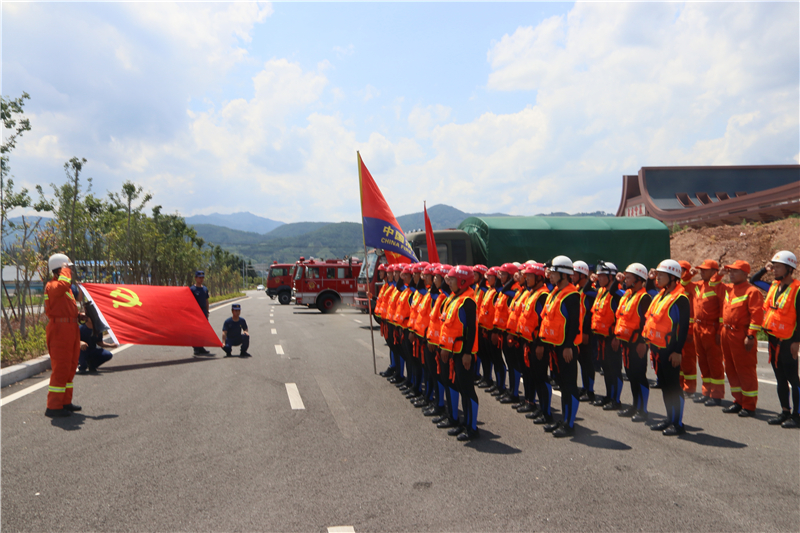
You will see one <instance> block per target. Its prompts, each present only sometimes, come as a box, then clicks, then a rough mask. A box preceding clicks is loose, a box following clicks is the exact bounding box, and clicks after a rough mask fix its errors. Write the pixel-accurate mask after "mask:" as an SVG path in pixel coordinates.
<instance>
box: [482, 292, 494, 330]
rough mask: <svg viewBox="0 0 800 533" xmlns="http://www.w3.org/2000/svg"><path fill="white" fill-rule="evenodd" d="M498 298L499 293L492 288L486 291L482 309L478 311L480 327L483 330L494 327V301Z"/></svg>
mask: <svg viewBox="0 0 800 533" xmlns="http://www.w3.org/2000/svg"><path fill="white" fill-rule="evenodd" d="M496 296H497V291H496V290H495V289H494V288H491V289H489V290H487V291H486V294H484V295H483V299H482V300H481V307H480V309H479V310H478V325H480V327H482V328H483V329H492V328H493V327H494V299H495V297H496Z"/></svg>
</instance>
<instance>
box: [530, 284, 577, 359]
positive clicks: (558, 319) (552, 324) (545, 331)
mask: <svg viewBox="0 0 800 533" xmlns="http://www.w3.org/2000/svg"><path fill="white" fill-rule="evenodd" d="M577 292H578V289H576V288H575V285H573V284H572V283H568V284H567V286H566V287H564V288H563V289H561V290H559V289H558V288H557V287H556V288H554V289H553V292H551V293H550V294H548V295H547V301H546V302H545V303H544V309H543V310H542V325H541V327H540V328H539V337H540V338H541V339H542V341H544V342H546V343H548V344H554V345H556V346H561V345H562V344H564V343H565V342H566V336H567V317H565V316H564V313H562V312H561V304H562V302H563V301H564V298H566V297H567V296H569V295H570V294H577ZM580 315H581V316H579V320H582V318H583V316H582V315H583V312H582V311H581V313H580ZM580 339H581V335H580V333H579V334H578V336H577V337H576V339H575V344H579V343H580Z"/></svg>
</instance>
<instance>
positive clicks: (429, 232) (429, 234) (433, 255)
mask: <svg viewBox="0 0 800 533" xmlns="http://www.w3.org/2000/svg"><path fill="white" fill-rule="evenodd" d="M422 210H423V211H424V212H425V240H427V241H428V262H429V263H438V262H439V250H438V249H437V248H436V238H435V237H434V236H433V227H432V226H431V219H430V218H428V206H427V204H425V203H423V204H422Z"/></svg>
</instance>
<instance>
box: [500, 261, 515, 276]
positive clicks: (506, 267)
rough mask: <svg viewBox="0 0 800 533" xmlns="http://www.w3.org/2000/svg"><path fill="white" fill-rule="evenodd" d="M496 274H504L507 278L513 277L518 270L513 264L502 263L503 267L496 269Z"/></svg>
mask: <svg viewBox="0 0 800 533" xmlns="http://www.w3.org/2000/svg"><path fill="white" fill-rule="evenodd" d="M497 271H498V272H505V273H506V274H508V275H509V276H513V275H514V274H516V273H517V272H519V268H518V267H517V265H515V264H514V263H503V266H501V267H500V268H498V269H497Z"/></svg>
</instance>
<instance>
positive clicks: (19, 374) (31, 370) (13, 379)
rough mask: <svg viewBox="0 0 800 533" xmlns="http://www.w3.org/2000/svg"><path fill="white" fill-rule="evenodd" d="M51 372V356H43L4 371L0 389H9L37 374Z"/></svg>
mask: <svg viewBox="0 0 800 533" xmlns="http://www.w3.org/2000/svg"><path fill="white" fill-rule="evenodd" d="M48 370H50V356H49V355H43V356H41V357H37V358H36V359H31V360H30V361H25V362H24V363H20V364H18V365H14V366H8V367H6V368H4V369H3V370H2V377H0V388H4V387H7V386H9V385H12V384H14V383H17V382H18V381H22V380H23V379H28V378H29V377H31V376H35V375H36V374H41V373H42V372H46V371H48Z"/></svg>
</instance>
